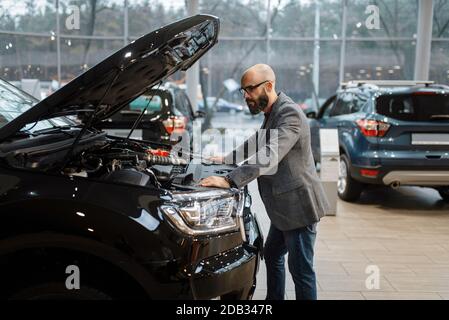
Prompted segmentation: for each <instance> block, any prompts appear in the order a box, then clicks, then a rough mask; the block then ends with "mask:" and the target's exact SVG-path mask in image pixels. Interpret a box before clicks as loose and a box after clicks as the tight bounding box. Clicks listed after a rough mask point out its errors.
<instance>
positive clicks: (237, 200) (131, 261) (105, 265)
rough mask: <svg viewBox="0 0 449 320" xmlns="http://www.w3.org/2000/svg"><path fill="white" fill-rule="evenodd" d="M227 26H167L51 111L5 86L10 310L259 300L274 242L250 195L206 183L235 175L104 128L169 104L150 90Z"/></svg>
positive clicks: (2, 136)
mask: <svg viewBox="0 0 449 320" xmlns="http://www.w3.org/2000/svg"><path fill="white" fill-rule="evenodd" d="M219 27H220V25H219V19H218V18H217V17H214V16H210V15H196V16H193V17H189V18H186V19H183V20H179V21H177V22H175V23H172V24H170V25H167V26H164V27H162V28H159V29H158V30H157V31H154V32H151V33H149V34H147V35H144V36H142V37H141V38H139V39H136V40H135V41H133V42H132V43H130V44H128V45H127V46H126V47H124V48H122V49H120V50H118V51H117V52H115V53H114V54H112V55H111V56H109V57H108V58H106V59H105V60H103V61H101V62H100V63H99V64H97V65H96V66H94V67H93V68H91V69H89V70H87V71H86V72H84V73H83V74H81V75H80V76H78V77H77V78H75V79H74V80H72V81H71V82H69V83H67V84H66V85H65V86H64V87H62V88H60V89H59V90H58V91H56V92H54V93H52V94H51V95H49V96H48V97H47V98H45V99H43V100H42V101H38V100H37V99H35V98H33V97H32V96H30V95H28V94H26V93H25V92H23V91H21V90H19V89H18V88H16V87H14V86H12V85H11V84H9V83H8V82H6V81H3V80H0V190H1V192H0V219H1V223H0V283H1V286H0V299H2V300H10V299H12V300H14V299H19V300H38V299H46V300H48V299H52V300H53V299H58V300H62V299H64V300H67V299H73V300H86V299H97V300H98V299H101V300H103V299H135V300H163V299H201V300H208V299H251V297H252V295H253V293H254V290H255V285H256V275H257V272H258V267H259V263H260V256H261V249H262V243H263V239H262V234H261V233H260V229H259V227H258V223H257V220H256V218H255V217H254V215H253V214H252V213H251V200H250V195H249V193H248V191H247V189H246V188H244V189H240V190H238V189H226V190H224V189H222V190H218V189H214V188H205V187H201V186H199V181H200V180H201V179H202V178H205V177H208V176H211V175H218V176H225V175H226V174H228V173H229V172H230V171H232V170H233V169H234V168H235V166H233V165H225V164H210V163H207V164H203V163H201V162H200V161H191V160H193V158H192V157H191V156H189V154H187V157H185V156H181V155H179V154H178V152H172V151H173V148H170V146H168V145H163V146H162V145H161V144H160V143H159V142H158V141H159V140H158V138H156V139H155V141H152V140H150V141H142V140H140V139H132V138H129V139H128V138H121V137H116V136H111V135H107V134H106V133H105V132H104V131H102V130H101V129H99V127H98V125H100V124H101V122H102V121H105V120H107V119H110V118H111V117H112V116H113V115H114V114H115V113H118V112H120V111H121V110H122V109H123V108H128V107H129V108H128V111H134V109H133V108H134V107H135V108H137V109H138V110H136V111H139V110H140V109H141V106H142V104H146V105H149V109H150V110H155V109H156V110H158V108H159V107H160V105H161V103H162V104H163V105H165V101H164V100H160V101H159V99H155V100H153V101H154V104H151V101H149V100H148V97H147V96H145V94H146V93H148V88H152V87H155V86H157V85H158V84H159V83H161V82H163V81H164V80H165V79H167V78H168V77H170V76H171V75H173V74H174V73H175V72H178V71H179V70H187V69H189V68H190V66H192V65H193V64H194V63H196V62H197V61H198V60H199V59H200V58H201V57H202V56H203V55H204V54H205V53H206V52H207V51H208V50H209V49H210V48H211V47H213V46H214V45H215V43H216V42H217V40H218V32H219ZM142 95H143V97H142ZM150 96H156V95H153V93H151V94H150ZM137 97H142V98H141V99H138V100H137V101H136V98H137ZM160 98H161V97H160ZM133 101H134V103H135V104H134V103H133ZM130 104H131V106H130ZM167 105H168V104H167ZM160 116H162V115H160ZM72 118H76V119H77V120H78V121H72ZM79 275H81V276H80V277H81V278H79V277H77V276H79ZM77 278H78V279H81V280H80V281H77V280H76V279H77ZM78 285H79V287H78ZM71 289H77V290H71Z"/></svg>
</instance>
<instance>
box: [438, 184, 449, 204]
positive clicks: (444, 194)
mask: <svg viewBox="0 0 449 320" xmlns="http://www.w3.org/2000/svg"><path fill="white" fill-rule="evenodd" d="M437 190H438V193H439V194H440V196H441V198H443V200H444V201H449V187H442V188H438V189H437Z"/></svg>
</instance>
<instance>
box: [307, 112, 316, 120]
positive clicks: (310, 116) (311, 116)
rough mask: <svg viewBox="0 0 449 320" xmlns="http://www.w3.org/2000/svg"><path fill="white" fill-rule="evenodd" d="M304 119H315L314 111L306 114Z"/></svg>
mask: <svg viewBox="0 0 449 320" xmlns="http://www.w3.org/2000/svg"><path fill="white" fill-rule="evenodd" d="M306 117H307V118H309V119H316V112H315V111H311V112H307V114H306Z"/></svg>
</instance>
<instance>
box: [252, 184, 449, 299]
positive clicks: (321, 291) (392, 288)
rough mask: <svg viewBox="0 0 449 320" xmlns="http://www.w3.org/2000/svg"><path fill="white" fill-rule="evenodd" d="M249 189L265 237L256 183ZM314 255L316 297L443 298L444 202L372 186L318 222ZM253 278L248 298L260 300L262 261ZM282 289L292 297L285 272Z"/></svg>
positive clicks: (446, 285)
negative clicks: (253, 289) (253, 288)
mask: <svg viewBox="0 0 449 320" xmlns="http://www.w3.org/2000/svg"><path fill="white" fill-rule="evenodd" d="M250 190H251V192H252V194H253V211H254V212H256V213H257V217H258V219H259V221H260V222H261V225H262V226H261V227H262V229H263V231H264V234H265V236H266V234H267V232H268V229H269V219H268V217H267V215H266V212H265V209H264V207H263V204H262V203H261V200H260V197H259V195H258V192H257V184H255V183H252V184H251V185H250ZM315 249H316V255H315V266H316V271H317V275H318V298H319V299H449V204H447V203H444V202H443V201H442V200H441V198H440V197H439V195H438V193H437V192H436V191H434V190H432V189H426V188H412V187H404V188H400V189H399V190H392V189H389V188H378V189H373V190H370V191H369V192H365V193H364V194H363V195H362V197H361V199H360V201H359V202H358V203H354V204H352V203H346V202H343V201H339V203H338V213H337V216H335V217H325V218H323V220H322V221H321V223H320V224H319V228H318V238H317V243H316V247H315ZM367 268H368V269H367ZM375 271H379V287H378V289H376V288H375V287H376V280H375V278H373V276H375V275H374V273H373V272H375ZM366 272H368V273H366ZM287 274H288V273H287ZM257 280H258V282H257V283H258V285H257V289H256V293H255V296H254V299H264V298H265V294H266V272H265V265H264V263H262V265H261V269H260V272H259V274H258V279H257ZM373 286H374V288H372V287H373ZM370 287H371V288H372V289H370ZM286 288H287V292H286V298H287V299H294V298H295V293H294V285H293V281H292V279H291V277H290V275H289V274H288V277H287V284H286Z"/></svg>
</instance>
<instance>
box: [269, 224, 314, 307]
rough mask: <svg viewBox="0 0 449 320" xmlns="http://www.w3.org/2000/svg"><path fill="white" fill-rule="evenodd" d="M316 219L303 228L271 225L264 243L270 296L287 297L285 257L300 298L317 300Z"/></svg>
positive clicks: (275, 297) (270, 298)
mask: <svg viewBox="0 0 449 320" xmlns="http://www.w3.org/2000/svg"><path fill="white" fill-rule="evenodd" d="M316 225H317V224H316V223H315V224H313V225H310V226H307V227H304V228H299V229H295V230H290V231H281V230H279V229H277V228H276V227H275V226H273V225H271V226H270V231H269V233H268V237H267V240H266V242H265V247H264V256H265V264H266V266H267V298H266V299H267V300H284V296H285V259H284V256H285V254H286V253H288V268H289V270H290V273H291V275H292V278H293V282H294V283H295V293H296V299H297V300H316V299H317V290H316V275H315V271H314V269H313V254H314V249H313V248H314V245H315V239H316Z"/></svg>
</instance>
